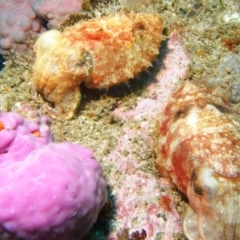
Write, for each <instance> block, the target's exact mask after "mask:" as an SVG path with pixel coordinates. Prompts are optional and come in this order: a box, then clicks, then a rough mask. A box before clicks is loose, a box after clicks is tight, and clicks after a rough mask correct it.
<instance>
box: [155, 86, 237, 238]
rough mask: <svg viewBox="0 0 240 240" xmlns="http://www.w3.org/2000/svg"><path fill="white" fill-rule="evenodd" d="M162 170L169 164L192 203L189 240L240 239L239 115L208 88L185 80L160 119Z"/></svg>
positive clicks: (187, 220) (187, 218) (186, 231)
mask: <svg viewBox="0 0 240 240" xmlns="http://www.w3.org/2000/svg"><path fill="white" fill-rule="evenodd" d="M159 147H160V149H159V158H158V162H157V167H158V169H159V171H160V172H161V173H163V169H164V168H165V169H167V171H168V174H169V175H170V177H171V178H172V180H173V182H174V183H175V184H176V185H177V187H178V188H179V189H180V190H181V191H182V192H184V193H186V195H187V197H188V199H189V203H190V206H189V208H188V210H187V212H186V214H185V216H184V220H183V230H184V234H185V235H186V236H187V238H188V239H189V240H199V239H202V240H239V239H240V115H238V113H237V112H235V111H234V110H233V109H232V107H231V105H230V104H229V103H228V102H227V101H225V100H224V99H222V98H221V97H219V96H217V95H215V94H214V93H212V92H211V91H210V90H208V89H206V88H204V87H199V86H198V87H197V86H195V85H193V84H191V83H190V82H186V83H184V85H183V86H181V87H180V88H179V89H178V90H177V91H176V92H175V94H174V96H173V98H172V99H171V100H170V102H169V104H168V105H167V107H166V109H165V111H164V113H163V116H162V121H161V124H160V138H159Z"/></svg>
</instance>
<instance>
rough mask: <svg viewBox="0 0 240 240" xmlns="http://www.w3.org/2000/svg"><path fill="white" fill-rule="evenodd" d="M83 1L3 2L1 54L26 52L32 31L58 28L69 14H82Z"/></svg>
mask: <svg viewBox="0 0 240 240" xmlns="http://www.w3.org/2000/svg"><path fill="white" fill-rule="evenodd" d="M81 6H82V0H0V54H2V55H4V56H7V55H8V54H9V50H10V49H15V50H17V51H19V50H24V49H26V48H27V47H28V46H27V45H26V44H25V42H24V40H25V37H26V34H27V33H28V32H29V31H33V32H36V33H39V32H43V31H46V27H45V25H46V22H48V23H47V25H48V27H49V28H57V27H59V26H60V24H61V22H62V21H63V20H65V19H66V18H67V17H68V16H69V14H71V13H76V12H78V11H80V10H81Z"/></svg>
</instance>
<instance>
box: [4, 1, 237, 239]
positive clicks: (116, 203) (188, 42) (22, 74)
mask: <svg viewBox="0 0 240 240" xmlns="http://www.w3.org/2000/svg"><path fill="white" fill-rule="evenodd" d="M94 4H99V5H95V9H94V10H93V11H95V13H94V14H95V15H106V14H111V13H115V12H116V11H121V10H122V9H128V10H129V9H132V10H134V11H148V12H152V11H153V12H158V13H159V14H160V16H161V17H162V19H163V21H164V26H165V28H164V34H165V35H166V40H165V41H163V42H162V44H161V46H160V54H159V56H158V57H157V59H156V60H155V61H154V62H153V66H152V67H150V68H149V70H148V71H147V72H143V73H141V74H140V75H139V76H138V77H136V79H132V80H130V81H129V82H128V83H127V84H122V85H119V86H116V87H113V88H110V89H108V90H101V91H99V90H89V89H86V88H85V87H84V86H81V88H82V94H83V99H82V102H81V104H80V106H79V109H78V111H77V114H76V116H75V117H74V118H73V119H72V120H62V121H59V120H53V121H52V130H53V132H54V134H55V138H56V141H71V142H74V143H81V144H82V145H84V146H87V147H89V148H91V149H92V150H93V151H94V153H95V157H96V158H97V159H98V161H99V162H100V163H101V165H102V168H103V172H104V178H105V180H106V182H107V184H108V195H109V198H108V202H107V204H106V206H105V207H104V209H103V210H102V212H101V214H100V216H99V219H98V221H97V222H96V224H95V225H94V226H93V228H92V230H91V231H90V232H89V234H88V235H87V236H86V237H85V238H84V239H85V240H92V239H94V240H95V239H96V240H105V239H107V240H110V239H111V240H115V239H121V240H123V239H124V240H125V239H148V240H160V239H164V240H171V239H185V237H184V236H183V234H182V230H181V217H182V215H183V213H184V208H185V206H186V204H187V200H186V198H185V197H184V196H183V195H181V194H180V193H179V192H178V190H177V189H176V188H175V187H174V185H173V184H172V183H171V181H170V180H169V179H167V178H163V177H161V176H160V175H159V174H158V172H157V171H156V169H155V165H154V163H155V160H156V149H157V146H156V142H157V141H156V140H157V138H158V121H159V119H160V118H161V113H162V111H163V109H164V107H165V106H166V104H167V102H168V99H169V98H170V97H171V95H172V93H173V91H174V90H175V89H176V88H177V87H178V86H179V85H180V84H182V82H183V81H186V80H190V81H193V82H194V83H196V84H201V83H203V84H205V85H206V86H207V87H210V88H214V89H216V91H218V92H219V94H222V95H223V96H224V95H226V94H227V91H228V86H229V84H231V83H232V82H235V81H240V2H239V0H202V1H201V0H163V1H160V0H159V1H155V0H127V1H126V2H121V3H119V2H113V1H111V2H105V3H101V2H100V1H98V3H96V1H95V2H94ZM142 4H145V5H142ZM28 41H29V44H30V48H29V50H28V52H27V54H26V53H24V54H16V55H12V56H11V58H10V59H9V60H8V61H7V62H6V64H5V68H4V69H3V70H2V71H1V72H0V93H1V94H0V108H1V109H4V110H10V109H14V105H15V104H16V103H17V102H24V103H26V104H28V105H30V106H31V107H32V108H34V109H39V110H40V111H42V105H41V102H37V101H36V99H35V98H34V97H33V94H32V84H31V75H32V64H33V62H34V57H35V56H34V52H33V50H32V47H31V46H32V44H33V43H34V41H35V38H31V36H30V37H29V39H28ZM236 106H237V105H236Z"/></svg>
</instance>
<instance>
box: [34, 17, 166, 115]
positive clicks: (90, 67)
mask: <svg viewBox="0 0 240 240" xmlns="http://www.w3.org/2000/svg"><path fill="white" fill-rule="evenodd" d="M162 29H163V24H162V20H161V18H160V17H159V16H158V15H156V14H148V13H118V14H115V15H114V16H106V17H98V18H95V19H90V20H87V21H80V22H79V23H77V24H75V25H74V26H71V27H68V28H66V29H65V30H64V31H63V32H60V31H57V30H51V31H48V32H45V33H43V34H42V35H41V36H40V37H39V39H38V40H37V42H36V44H35V46H34V49H35V52H36V61H35V64H34V66H33V78H32V82H33V85H34V87H35V88H36V90H37V92H38V93H40V94H41V95H42V97H43V98H44V99H45V100H46V102H47V103H46V105H45V107H46V110H47V112H48V114H49V115H50V116H51V117H52V118H58V119H70V118H72V117H73V115H74V113H75V111H76V109H77V106H78V104H79V102H80V99H81V94H80V84H81V83H82V82H85V85H86V87H88V88H98V89H101V88H108V87H111V86H113V85H117V84H119V83H122V82H127V81H128V80H129V79H131V78H133V77H134V76H136V75H137V74H138V73H140V72H142V71H144V70H146V69H147V68H148V67H149V66H151V63H152V61H153V60H154V59H155V57H156V55H158V53H159V47H160V43H161V41H162V40H163V39H164V36H163V35H162Z"/></svg>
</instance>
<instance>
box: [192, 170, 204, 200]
mask: <svg viewBox="0 0 240 240" xmlns="http://www.w3.org/2000/svg"><path fill="white" fill-rule="evenodd" d="M191 186H192V190H193V192H194V193H196V194H197V195H199V196H203V189H202V188H201V186H200V184H199V182H198V179H197V175H196V170H193V173H192V175H191Z"/></svg>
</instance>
